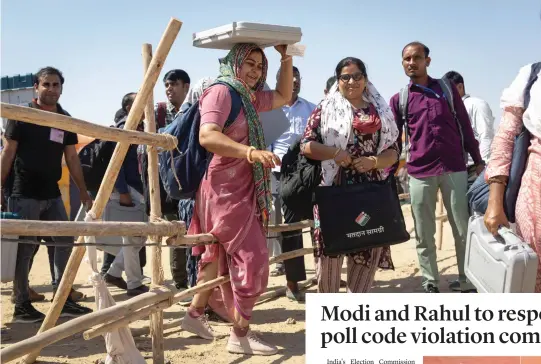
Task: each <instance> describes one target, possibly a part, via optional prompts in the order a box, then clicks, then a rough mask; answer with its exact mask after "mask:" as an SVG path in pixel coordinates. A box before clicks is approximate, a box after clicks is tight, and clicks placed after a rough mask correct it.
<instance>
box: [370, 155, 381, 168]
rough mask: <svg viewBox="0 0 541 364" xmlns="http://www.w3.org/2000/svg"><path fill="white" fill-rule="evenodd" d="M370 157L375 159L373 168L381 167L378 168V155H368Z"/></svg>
mask: <svg viewBox="0 0 541 364" xmlns="http://www.w3.org/2000/svg"><path fill="white" fill-rule="evenodd" d="M368 159H370V160H372V161H374V168H373V169H379V168H378V161H379V159H378V157H375V156H370V157H368Z"/></svg>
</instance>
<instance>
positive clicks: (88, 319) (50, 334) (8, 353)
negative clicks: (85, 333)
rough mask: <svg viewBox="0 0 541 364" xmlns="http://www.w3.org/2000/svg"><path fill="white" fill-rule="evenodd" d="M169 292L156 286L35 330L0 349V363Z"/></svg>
mask: <svg viewBox="0 0 541 364" xmlns="http://www.w3.org/2000/svg"><path fill="white" fill-rule="evenodd" d="M172 294H173V293H172V292H171V291H170V290H168V289H166V288H164V287H159V288H156V289H153V290H151V291H150V292H147V293H143V294H141V295H139V296H137V297H133V298H131V299H129V300H127V301H124V302H121V303H119V304H116V305H114V306H111V307H108V308H106V309H103V310H100V311H96V312H92V313H89V314H87V315H84V316H80V317H76V318H74V319H72V320H70V321H68V322H65V323H63V324H62V325H58V326H57V327H54V328H52V329H50V330H47V331H46V332H42V333H38V334H36V335H35V336H33V337H30V338H28V339H26V340H23V341H19V342H17V343H15V344H12V345H9V346H7V347H5V348H4V349H2V351H0V361H1V362H2V363H7V362H9V361H12V360H15V359H17V358H20V357H21V356H23V355H25V354H27V353H31V352H33V351H35V350H36V349H37V350H41V349H42V348H44V347H46V346H48V345H51V344H53V343H55V342H57V341H60V340H62V339H64V338H66V337H69V336H71V335H74V334H76V333H78V332H81V331H82V330H85V329H87V328H90V327H92V326H95V325H99V324H103V323H107V322H111V321H113V320H118V318H119V317H124V316H127V315H129V314H130V313H132V312H134V311H136V310H138V309H140V308H143V307H147V306H148V305H152V304H154V303H155V302H162V301H164V300H166V301H167V302H168V301H169V297H171V296H172Z"/></svg>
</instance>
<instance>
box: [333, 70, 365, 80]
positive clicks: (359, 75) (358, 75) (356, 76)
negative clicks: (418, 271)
mask: <svg viewBox="0 0 541 364" xmlns="http://www.w3.org/2000/svg"><path fill="white" fill-rule="evenodd" d="M339 78H340V81H343V82H349V80H351V79H352V78H353V80H354V81H357V82H358V81H360V80H362V79H363V78H364V74H363V73H362V72H356V73H354V74H351V75H349V74H343V75H340V77H339Z"/></svg>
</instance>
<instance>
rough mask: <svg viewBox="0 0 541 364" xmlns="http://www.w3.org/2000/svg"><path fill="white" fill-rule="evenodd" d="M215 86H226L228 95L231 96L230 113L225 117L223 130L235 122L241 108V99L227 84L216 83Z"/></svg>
mask: <svg viewBox="0 0 541 364" xmlns="http://www.w3.org/2000/svg"><path fill="white" fill-rule="evenodd" d="M216 84H221V85H224V86H227V88H228V89H229V95H230V96H231V111H230V112H229V115H228V116H227V120H226V122H225V125H224V130H225V128H228V127H229V126H231V124H233V122H235V120H236V119H237V117H238V116H239V114H240V109H241V108H242V99H241V97H240V94H239V93H238V92H237V90H235V89H234V88H233V87H231V86H230V85H229V84H227V83H225V82H220V81H218V82H216Z"/></svg>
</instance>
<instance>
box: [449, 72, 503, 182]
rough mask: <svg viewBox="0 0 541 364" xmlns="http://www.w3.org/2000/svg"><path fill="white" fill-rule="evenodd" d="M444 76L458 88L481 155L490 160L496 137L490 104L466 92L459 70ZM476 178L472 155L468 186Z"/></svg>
mask: <svg viewBox="0 0 541 364" xmlns="http://www.w3.org/2000/svg"><path fill="white" fill-rule="evenodd" d="M443 77H444V78H447V79H448V80H450V81H452V82H453V83H454V84H455V86H456V88H457V89H458V93H459V94H460V96H461V97H462V101H463V102H464V106H465V107H466V110H467V111H468V115H469V116H470V121H471V124H472V127H473V133H474V134H475V139H477V141H478V142H479V151H480V152H481V157H482V158H483V160H484V161H485V162H486V161H488V160H489V158H490V146H491V145H492V139H493V138H494V116H493V115H492V110H491V109H490V106H489V105H488V103H487V102H486V101H485V100H482V99H480V98H478V97H472V96H470V95H468V94H467V93H466V88H465V87H464V78H463V77H462V76H461V75H460V74H459V73H458V72H455V71H449V72H447V73H446V74H445V75H444V76H443ZM476 179H477V173H476V172H475V166H474V163H473V160H472V159H471V156H470V157H469V160H468V188H469V187H470V186H471V185H472V184H473V182H475V180H476Z"/></svg>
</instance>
